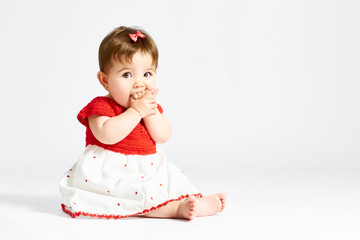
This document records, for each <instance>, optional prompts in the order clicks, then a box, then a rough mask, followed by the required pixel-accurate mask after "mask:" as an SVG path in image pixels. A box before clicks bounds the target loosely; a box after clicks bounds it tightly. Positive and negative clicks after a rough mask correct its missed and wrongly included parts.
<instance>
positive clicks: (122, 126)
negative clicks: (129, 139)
mask: <svg viewBox="0 0 360 240" xmlns="http://www.w3.org/2000/svg"><path fill="white" fill-rule="evenodd" d="M156 106H157V105H156V102H155V99H154V97H152V95H151V93H149V94H148V95H147V96H146V97H142V98H140V99H131V100H130V107H129V108H128V109H127V110H126V111H125V112H123V113H121V114H120V115H118V116H116V117H111V118H110V117H107V116H101V115H97V114H94V115H92V116H90V117H89V126H90V129H91V131H92V133H93V134H94V136H95V137H96V139H97V140H99V141H100V142H102V143H104V144H109V145H112V144H115V143H118V142H120V141H121V140H123V139H124V138H126V136H127V135H129V134H130V133H131V131H132V130H133V129H134V128H135V127H136V125H138V123H139V122H140V120H141V119H142V118H145V117H147V116H149V115H152V114H155V113H156V112H155V111H156V109H157V108H156Z"/></svg>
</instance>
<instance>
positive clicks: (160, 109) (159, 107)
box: [157, 104, 164, 114]
mask: <svg viewBox="0 0 360 240" xmlns="http://www.w3.org/2000/svg"><path fill="white" fill-rule="evenodd" d="M157 109H158V110H159V112H160V113H161V114H162V113H163V112H164V110H163V109H162V107H161V106H160V105H159V104H158V105H157Z"/></svg>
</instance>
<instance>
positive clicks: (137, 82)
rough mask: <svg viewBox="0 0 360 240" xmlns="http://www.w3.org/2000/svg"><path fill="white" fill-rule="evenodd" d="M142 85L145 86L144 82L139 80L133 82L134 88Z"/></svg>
mask: <svg viewBox="0 0 360 240" xmlns="http://www.w3.org/2000/svg"><path fill="white" fill-rule="evenodd" d="M144 86H145V84H144V83H143V82H142V81H141V80H137V81H136V82H135V84H134V88H141V87H144Z"/></svg>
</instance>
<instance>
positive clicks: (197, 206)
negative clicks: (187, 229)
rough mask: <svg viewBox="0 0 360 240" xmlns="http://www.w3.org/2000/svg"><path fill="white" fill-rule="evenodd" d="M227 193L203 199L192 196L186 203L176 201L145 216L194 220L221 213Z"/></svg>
mask: <svg viewBox="0 0 360 240" xmlns="http://www.w3.org/2000/svg"><path fill="white" fill-rule="evenodd" d="M225 200H226V193H217V194H213V195H210V196H205V197H202V198H196V197H195V196H193V195H191V196H190V197H189V199H187V200H185V201H174V202H170V203H168V204H167V205H166V206H163V207H160V208H159V209H156V210H154V211H151V212H149V213H147V214H144V215H143V216H144V217H154V218H184V219H189V220H192V219H194V218H195V217H203V216H209V215H213V214H216V213H218V212H221V211H223V210H224V208H225V202H226V201H225Z"/></svg>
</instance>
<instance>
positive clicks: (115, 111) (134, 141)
mask: <svg viewBox="0 0 360 240" xmlns="http://www.w3.org/2000/svg"><path fill="white" fill-rule="evenodd" d="M125 110H126V109H125V108H123V107H121V106H120V105H119V104H117V103H116V102H115V101H114V100H113V99H111V98H108V97H96V98H94V99H93V100H92V101H91V102H90V103H89V104H88V105H86V106H85V107H84V108H83V109H82V110H81V111H80V112H79V114H78V116H77V119H78V120H79V122H80V123H82V124H83V125H84V126H85V127H86V146H88V145H97V146H99V147H102V148H105V149H108V150H111V151H114V152H119V153H122V154H125V155H148V154H154V153H156V143H155V142H154V140H152V138H151V136H150V134H149V132H148V131H147V129H146V127H145V124H144V121H143V120H141V121H140V122H139V124H138V125H137V126H136V127H135V128H134V130H133V131H132V132H131V133H130V134H129V135H128V136H126V137H125V138H124V139H123V140H121V141H120V142H118V143H115V144H113V145H108V144H103V143H101V142H100V141H98V140H97V139H96V138H95V136H94V135H93V133H92V132H91V129H90V127H89V121H88V117H90V116H91V115H93V114H99V115H102V116H107V117H116V116H118V115H120V114H121V113H123V112H124V111H125ZM158 110H159V111H160V113H163V110H162V108H161V106H160V105H159V104H158Z"/></svg>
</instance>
